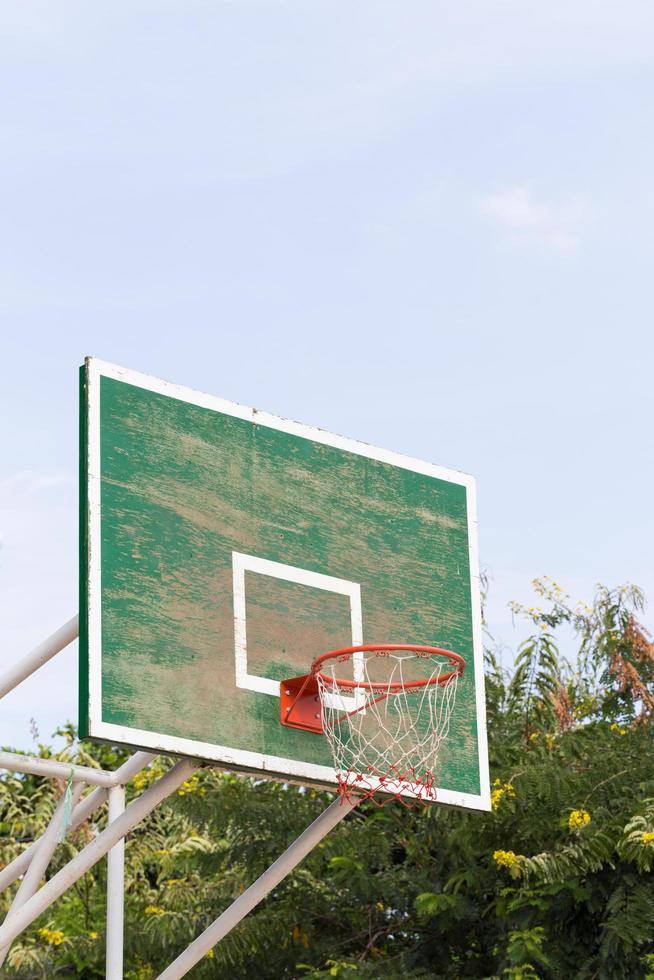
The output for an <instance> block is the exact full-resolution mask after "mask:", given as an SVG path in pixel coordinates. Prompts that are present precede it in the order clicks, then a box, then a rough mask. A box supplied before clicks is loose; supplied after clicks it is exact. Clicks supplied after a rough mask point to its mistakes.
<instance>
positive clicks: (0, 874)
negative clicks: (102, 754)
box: [0, 752, 154, 892]
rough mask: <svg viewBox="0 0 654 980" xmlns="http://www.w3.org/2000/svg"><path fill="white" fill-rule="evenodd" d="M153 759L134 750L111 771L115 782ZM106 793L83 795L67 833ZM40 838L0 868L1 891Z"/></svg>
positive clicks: (20, 871) (125, 780)
mask: <svg viewBox="0 0 654 980" xmlns="http://www.w3.org/2000/svg"><path fill="white" fill-rule="evenodd" d="M153 759H154V755H152V753H150V752H135V753H134V755H132V756H130V758H129V759H128V760H127V762H124V763H123V764H122V766H121V767H120V769H116V771H115V773H113V775H114V776H115V778H116V780H117V783H118V784H119V785H123V784H124V783H129V782H130V780H132V779H133V778H134V776H136V775H137V774H138V773H139V772H141V770H142V769H145V767H146V766H147V765H149V764H150V763H151V762H152V760H153ZM108 795H109V790H108V789H107V788H106V787H104V786H99V787H98V788H97V789H94V790H93V792H92V793H89V795H88V796H85V797H84V799H83V800H82V801H81V802H80V803H78V804H77V806H76V807H75V809H74V810H73V813H72V816H71V821H70V830H69V833H71V832H72V831H73V830H77V828H78V827H79V826H80V824H83V823H84V821H85V820H88V818H89V817H90V816H91V814H93V813H95V811H96V810H97V809H98V807H101V806H102V804H103V803H105V802H106V800H107V796H108ZM42 840H43V838H42V837H39V838H38V839H37V840H35V841H34V843H33V844H30V846H29V847H27V848H25V850H24V851H23V852H22V854H19V855H18V857H16V858H14V860H13V861H11V862H10V864H8V865H6V866H5V867H4V868H2V870H1V871H0V892H3V891H4V890H5V888H8V887H9V885H13V883H14V882H15V881H16V879H17V878H20V876H21V875H22V874H24V873H25V871H26V870H27V868H28V867H29V863H30V861H31V860H32V857H33V856H34V852H35V851H36V849H37V847H38V846H39V844H40V842H41V841H42Z"/></svg>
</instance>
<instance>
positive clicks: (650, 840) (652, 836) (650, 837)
mask: <svg viewBox="0 0 654 980" xmlns="http://www.w3.org/2000/svg"><path fill="white" fill-rule="evenodd" d="M640 839H641V840H642V842H643V844H652V845H654V830H646V831H645V832H644V833H643V834H642V836H641V838H640Z"/></svg>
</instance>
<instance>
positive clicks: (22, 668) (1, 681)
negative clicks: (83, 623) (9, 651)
mask: <svg viewBox="0 0 654 980" xmlns="http://www.w3.org/2000/svg"><path fill="white" fill-rule="evenodd" d="M78 636H79V616H73V618H72V619H69V620H68V622H67V623H64V625H63V626H61V627H60V628H59V629H58V630H56V632H54V633H53V634H52V636H49V637H48V639H47V640H44V641H43V643H40V644H39V645H38V647H34V649H33V650H32V652H31V653H28V654H27V656H26V657H23V658H22V660H19V661H18V663H15V664H14V666H13V667H10V668H9V670H8V671H6V672H5V673H4V674H2V675H0V698H3V697H4V696H5V694H8V693H9V691H12V690H13V689H14V688H15V687H17V686H18V685H19V684H20V682H21V681H24V680H25V678H26V677H29V676H30V674H33V673H34V671H35V670H38V669H39V667H42V666H43V664H45V663H47V662H48V660H51V659H52V657H54V656H55V655H56V654H57V653H59V651H60V650H63V649H64V647H67V646H68V644H69V643H72V642H73V640H75V639H77V637H78Z"/></svg>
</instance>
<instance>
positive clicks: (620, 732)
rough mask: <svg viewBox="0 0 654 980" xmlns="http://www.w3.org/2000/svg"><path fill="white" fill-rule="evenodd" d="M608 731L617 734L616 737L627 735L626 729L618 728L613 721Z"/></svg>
mask: <svg viewBox="0 0 654 980" xmlns="http://www.w3.org/2000/svg"><path fill="white" fill-rule="evenodd" d="M609 731H612V732H617V733H618V735H626V734H627V729H626V728H620V726H619V725H618V724H617V722H615V721H614V722H613V724H612V725H611V726H610V728H609Z"/></svg>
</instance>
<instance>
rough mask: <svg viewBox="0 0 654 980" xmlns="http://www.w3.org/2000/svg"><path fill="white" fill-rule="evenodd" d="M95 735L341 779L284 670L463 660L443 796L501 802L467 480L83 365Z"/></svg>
mask: <svg viewBox="0 0 654 980" xmlns="http://www.w3.org/2000/svg"><path fill="white" fill-rule="evenodd" d="M81 432H82V440H81V487H82V499H81V542H82V543H81V573H80V581H81V586H82V596H81V640H80V731H81V734H82V735H84V736H88V737H91V738H98V739H106V740H109V741H111V742H114V743H118V744H126V745H131V746H138V747H141V748H145V749H150V750H156V751H160V752H165V753H170V754H176V755H189V756H194V757H198V758H201V759H207V760H210V761H212V762H214V763H216V764H218V765H220V766H223V767H225V768H228V769H233V770H238V771H245V772H252V773H257V774H261V775H265V776H269V777H273V778H279V779H282V780H293V781H297V782H302V783H307V784H312V785H321V786H326V787H333V786H334V784H335V776H334V770H333V764H332V761H331V757H330V753H329V746H328V744H327V741H326V739H325V738H324V737H323V736H322V735H317V734H313V733H311V732H305V731H299V730H297V729H291V728H287V727H284V726H282V725H281V724H280V721H279V714H280V703H279V682H280V681H281V680H282V679H284V678H287V677H291V676H294V675H298V674H302V673H305V672H306V671H307V670H308V668H309V666H310V664H311V662H312V660H313V659H314V658H315V657H317V656H318V655H319V654H321V653H324V652H325V651H326V650H330V649H335V648H338V647H344V646H350V645H354V644H360V643H373V642H374V643H377V642H378V643H385V642H388V643H392V642H395V643H417V644H428V645H431V646H437V647H445V648H447V649H450V650H453V651H456V652H458V653H460V654H461V655H462V656H463V657H464V658H465V660H466V670H465V673H464V676H463V677H462V678H461V680H460V682H459V687H458V692H457V700H456V706H455V709H454V712H453V715H452V721H451V726H450V732H449V736H448V738H447V740H446V742H445V743H444V746H443V748H442V750H441V756H440V772H439V774H438V791H437V796H438V800H439V801H440V802H442V803H449V804H453V805H458V806H464V807H472V808H476V809H488V808H489V780H488V764H487V751H486V728H485V712H484V689H483V666H482V647H481V617H480V602H479V581H478V567H477V541H476V520H475V488H474V481H473V479H472V478H471V477H469V476H466V475H464V474H461V473H457V472H454V471H451V470H447V469H443V468H442V467H439V466H434V465H431V464H428V463H423V462H419V461H418V460H413V459H409V458H407V457H405V456H401V455H399V454H396V453H392V452H388V451H386V450H383V449H376V448H374V447H371V446H367V445H364V444H363V443H359V442H356V441H353V440H350V439H345V438H343V437H341V436H336V435H332V434H330V433H327V432H323V431H322V430H320V429H316V428H312V427H310V426H304V425H300V424H298V423H296V422H290V421H288V420H287V419H282V418H277V417H276V416H273V415H269V414H266V413H265V412H259V411H257V410H256V409H251V408H245V407H244V406H242V405H236V404H233V403H231V402H227V401H224V400H222V399H220V398H214V397H211V396H209V395H203V394H200V393H198V392H195V391H191V390H188V389H185V388H181V387H178V386H176V385H172V384H168V383H166V382H163V381H158V380H156V379H154V378H150V377H147V376H145V375H141V374H137V373H135V372H133V371H128V370H125V369H123V368H119V367H116V366H114V365H111V364H107V363H105V362H102V361H98V360H96V359H88V360H87V361H86V363H85V365H84V366H83V368H82V369H81Z"/></svg>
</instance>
